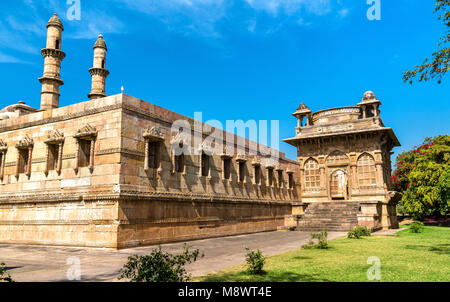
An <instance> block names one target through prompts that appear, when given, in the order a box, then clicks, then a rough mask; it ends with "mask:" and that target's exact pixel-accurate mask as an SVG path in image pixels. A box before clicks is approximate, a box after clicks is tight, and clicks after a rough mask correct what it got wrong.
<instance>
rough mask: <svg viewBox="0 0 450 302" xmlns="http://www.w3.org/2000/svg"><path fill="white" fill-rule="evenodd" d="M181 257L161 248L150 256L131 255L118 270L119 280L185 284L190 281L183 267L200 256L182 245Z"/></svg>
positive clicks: (196, 251)
mask: <svg viewBox="0 0 450 302" xmlns="http://www.w3.org/2000/svg"><path fill="white" fill-rule="evenodd" d="M183 249H184V251H183V253H182V254H181V255H175V256H174V255H172V254H169V253H167V252H163V251H162V249H161V246H159V248H158V249H154V250H152V252H151V254H150V255H144V256H139V255H133V256H130V257H128V262H127V263H126V264H125V265H124V267H123V268H122V269H121V270H120V273H121V275H120V277H119V280H121V279H128V280H130V281H131V282H185V281H188V280H189V279H190V275H189V274H188V273H187V272H186V269H185V265H186V264H188V263H193V262H195V261H197V259H198V258H201V257H204V255H203V254H202V255H200V252H199V250H198V249H197V250H194V251H193V252H190V251H189V248H188V247H187V245H186V244H185V245H184V248H183Z"/></svg>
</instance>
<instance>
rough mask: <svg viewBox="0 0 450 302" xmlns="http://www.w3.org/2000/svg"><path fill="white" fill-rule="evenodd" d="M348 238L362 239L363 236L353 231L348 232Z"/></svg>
mask: <svg viewBox="0 0 450 302" xmlns="http://www.w3.org/2000/svg"><path fill="white" fill-rule="evenodd" d="M347 238H353V239H360V238H361V234H360V233H359V232H357V231H355V230H354V229H353V230H350V231H348V233H347Z"/></svg>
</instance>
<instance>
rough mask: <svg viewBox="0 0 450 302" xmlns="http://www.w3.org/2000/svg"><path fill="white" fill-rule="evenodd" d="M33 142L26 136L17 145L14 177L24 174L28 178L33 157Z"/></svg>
mask: <svg viewBox="0 0 450 302" xmlns="http://www.w3.org/2000/svg"><path fill="white" fill-rule="evenodd" d="M33 146H34V142H33V139H32V138H31V137H29V136H28V135H27V136H25V138H24V139H23V140H21V141H20V142H19V143H18V144H17V145H16V148H17V170H16V176H17V177H18V176H19V174H21V173H25V174H26V175H27V176H28V177H30V175H31V162H32V156H33Z"/></svg>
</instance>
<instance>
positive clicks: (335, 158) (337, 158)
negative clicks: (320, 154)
mask: <svg viewBox="0 0 450 302" xmlns="http://www.w3.org/2000/svg"><path fill="white" fill-rule="evenodd" d="M347 163H348V157H347V155H346V154H345V153H343V152H341V151H337V150H336V151H333V152H331V153H330V155H329V156H328V158H327V164H347Z"/></svg>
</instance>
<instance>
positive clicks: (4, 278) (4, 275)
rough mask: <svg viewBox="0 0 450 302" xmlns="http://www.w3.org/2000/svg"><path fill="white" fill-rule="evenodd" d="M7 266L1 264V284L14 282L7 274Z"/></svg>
mask: <svg viewBox="0 0 450 302" xmlns="http://www.w3.org/2000/svg"><path fill="white" fill-rule="evenodd" d="M5 270H6V265H5V264H4V263H0V282H14V280H13V279H12V278H11V276H10V275H9V274H7V273H6V272H5Z"/></svg>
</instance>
